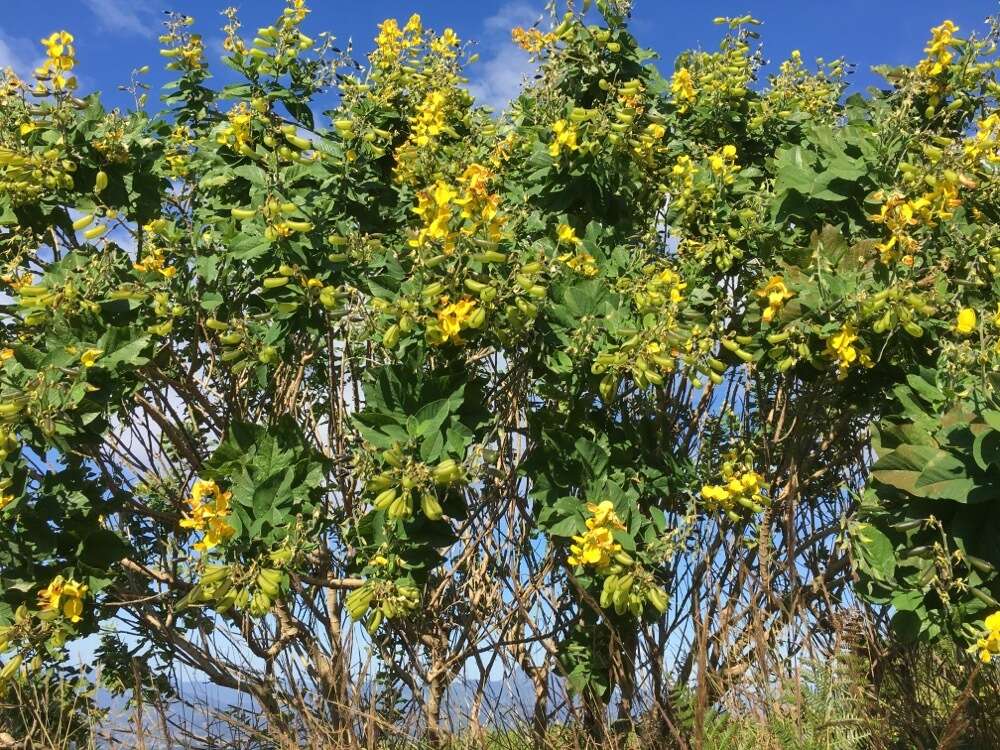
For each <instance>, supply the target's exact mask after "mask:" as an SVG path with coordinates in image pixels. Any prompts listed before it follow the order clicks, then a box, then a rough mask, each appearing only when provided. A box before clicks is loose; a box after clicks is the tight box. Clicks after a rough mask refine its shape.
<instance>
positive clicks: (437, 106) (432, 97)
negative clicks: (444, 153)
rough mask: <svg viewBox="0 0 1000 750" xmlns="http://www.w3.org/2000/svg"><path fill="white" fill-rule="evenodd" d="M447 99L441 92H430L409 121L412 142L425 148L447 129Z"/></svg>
mask: <svg viewBox="0 0 1000 750" xmlns="http://www.w3.org/2000/svg"><path fill="white" fill-rule="evenodd" d="M447 103H448V98H447V96H446V95H445V93H444V92H443V91H431V92H428V94H427V96H426V97H424V100H423V101H422V102H421V103H420V106H419V107H417V111H416V113H415V114H414V115H413V117H412V118H411V119H410V125H411V127H412V129H413V130H412V136H411V138H412V139H413V142H414V143H416V144H417V145H418V146H420V147H421V148H426V147H427V146H429V145H430V144H431V142H432V141H434V140H436V139H437V137H438V136H439V135H441V133H442V132H444V131H445V130H447V129H448V119H447V113H446V105H447Z"/></svg>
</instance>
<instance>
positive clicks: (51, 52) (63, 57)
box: [35, 31, 76, 91]
mask: <svg viewBox="0 0 1000 750" xmlns="http://www.w3.org/2000/svg"><path fill="white" fill-rule="evenodd" d="M42 45H43V46H44V47H45V55H46V57H45V61H44V62H43V63H42V64H41V65H40V66H39V67H38V68H36V69H35V77H36V78H37V79H38V80H39V82H42V81H49V82H51V84H52V88H53V89H54V90H55V91H65V90H68V89H75V88H76V78H75V77H74V76H72V75H70V71H72V70H73V68H74V67H76V48H75V47H74V46H73V35H72V34H70V33H69V32H68V31H56V32H55V33H53V34H50V35H49V36H48V37H46V38H45V39H43V40H42Z"/></svg>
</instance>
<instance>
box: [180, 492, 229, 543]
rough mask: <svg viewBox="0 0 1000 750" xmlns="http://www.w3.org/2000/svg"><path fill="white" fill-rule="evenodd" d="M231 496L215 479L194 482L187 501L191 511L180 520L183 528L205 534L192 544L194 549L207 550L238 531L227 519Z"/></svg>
mask: <svg viewBox="0 0 1000 750" xmlns="http://www.w3.org/2000/svg"><path fill="white" fill-rule="evenodd" d="M231 498H232V493H231V492H223V491H222V490H221V489H220V488H219V485H218V484H216V483H215V482H213V481H206V480H203V479H199V480H198V481H197V482H195V483H194V486H193V487H192V488H191V497H190V498H189V499H188V501H187V502H188V505H189V506H190V507H191V511H190V513H187V514H185V515H184V517H183V518H182V519H181V522H180V525H181V526H182V527H183V528H186V529H194V530H195V531H200V532H202V533H203V534H204V536H203V537H202V539H201V540H200V541H198V542H196V543H195V544H194V545H192V546H193V547H194V549H196V550H198V551H200V552H207V551H208V550H210V549H212V548H214V547H217V546H218V545H219V544H221V543H222V542H224V541H226V540H227V539H229V538H230V537H232V536H233V534H235V533H236V529H234V528H233V527H232V526H231V525H230V524H229V522H228V520H226V519H227V517H228V515H229V501H230V499H231Z"/></svg>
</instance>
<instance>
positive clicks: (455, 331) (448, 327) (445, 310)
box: [435, 297, 483, 344]
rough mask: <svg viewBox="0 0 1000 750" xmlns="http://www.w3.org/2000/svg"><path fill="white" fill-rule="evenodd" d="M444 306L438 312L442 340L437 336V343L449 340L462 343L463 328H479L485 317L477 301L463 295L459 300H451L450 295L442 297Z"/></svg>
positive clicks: (438, 325) (438, 324) (438, 326)
mask: <svg viewBox="0 0 1000 750" xmlns="http://www.w3.org/2000/svg"><path fill="white" fill-rule="evenodd" d="M441 305H442V307H441V308H440V309H439V310H438V313H437V329H438V331H440V337H439V338H440V340H437V337H436V338H435V343H441V344H444V343H447V342H449V341H451V342H453V343H456V344H460V343H462V335H461V334H462V330H463V329H465V328H478V327H479V326H478V325H475V324H476V323H478V324H479V325H482V322H483V319H482V316H481V315H480V314H481V313H482V310H481V309H478V310H477V307H476V301H475V300H474V299H470V298H469V297H463V298H462V299H460V300H458V302H450V301H449V298H448V297H442V298H441Z"/></svg>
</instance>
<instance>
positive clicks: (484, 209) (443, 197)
mask: <svg viewBox="0 0 1000 750" xmlns="http://www.w3.org/2000/svg"><path fill="white" fill-rule="evenodd" d="M490 178H491V173H490V171H489V170H488V169H487V168H486V167H484V166H482V165H480V164H470V165H469V166H468V167H466V169H465V171H464V172H462V174H461V175H460V176H459V178H458V184H457V186H455V187H453V186H451V185H449V184H448V183H447V182H445V181H444V180H438V181H437V182H436V183H435V184H434V186H433V187H430V188H428V189H427V190H422V191H421V192H419V193H418V194H417V205H416V206H415V207H414V208H413V213H415V214H416V215H417V216H419V217H420V218H421V219H422V222H423V224H422V226H421V227H420V228H419V229H418V230H417V232H416V234H415V235H414V236H413V237H412V238H411V239H410V241H409V244H410V247H413V248H418V249H419V248H423V247H427V246H433V247H434V248H435V249H436V250H437V251H440V252H441V253H444V254H445V255H451V254H452V253H453V252H455V247H456V242H457V240H458V239H459V238H460V237H462V236H466V237H471V236H474V235H477V234H480V233H481V232H485V239H488V240H490V241H493V242H495V241H498V240H499V239H500V237H501V230H502V226H503V221H502V217H501V216H500V214H499V205H500V196H499V195H496V194H493V193H490V192H489V189H488V185H489V180H490Z"/></svg>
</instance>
